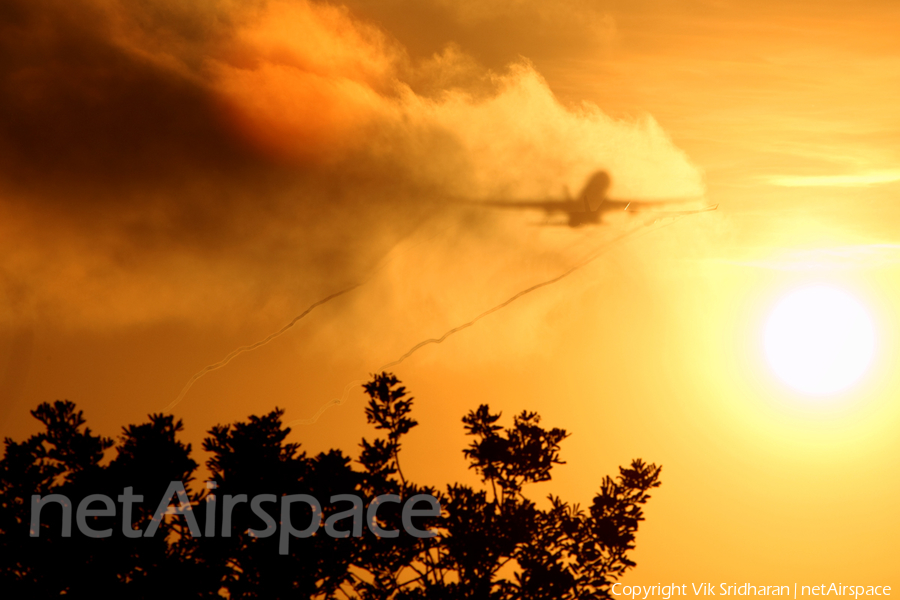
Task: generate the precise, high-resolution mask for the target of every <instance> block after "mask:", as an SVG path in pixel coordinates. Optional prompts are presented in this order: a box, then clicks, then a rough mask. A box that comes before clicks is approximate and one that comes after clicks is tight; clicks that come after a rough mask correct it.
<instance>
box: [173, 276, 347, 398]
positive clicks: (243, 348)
mask: <svg viewBox="0 0 900 600" xmlns="http://www.w3.org/2000/svg"><path fill="white" fill-rule="evenodd" d="M363 283H365V282H364V281H363V282H360V283H356V284H353V285H351V286H350V287H346V288H344V289H342V290H341V291H339V292H335V293H333V294H331V295H330V296H326V297H324V298H322V299H321V300H319V301H318V302H313V303H312V304H310V305H309V308H307V309H306V310H304V311H303V312H302V313H300V314H299V315H297V316H296V317H294V318H293V319H291V322H290V323H288V324H287V325H285V326H284V327H282V328H281V329H279V330H278V331H276V332H275V333H272V334H270V335H269V336H267V337H266V338H264V339H262V340H260V341H258V342H256V343H255V344H250V345H249V346H241V347H240V348H238V349H236V350H233V351H232V352H231V353H230V354H229V355H228V356H226V357H225V358H223V359H222V360H220V361H219V362H217V363H213V364H211V365H208V366H206V367H203V368H202V369H200V370H199V371H197V372H196V373H194V376H193V377H191V378H190V379H189V380H188V382H187V384H185V386H184V387H183V388H182V389H181V393H180V394H178V397H177V398H175V400H173V401H172V402H170V403H169V405H168V406H167V407H165V408H164V409H163V412H169V411H170V410H172V409H173V408H175V406H176V405H177V404H178V403H179V402H181V400H182V399H183V398H184V396H185V394H187V393H188V390H189V389H191V386H192V385H194V382H195V381H197V380H198V379H200V378H201V377H203V376H204V375H206V374H207V373H209V372H210V371H215V370H216V369H221V368H222V367H224V366H225V365H227V364H228V363H230V362H231V360H232V359H233V358H234V357H235V356H237V355H239V354H243V353H244V352H249V351H251V350H256V349H257V348H259V347H260V346H265V345H266V344H268V343H269V342H271V341H272V340H274V339H275V338H277V337H278V336H280V335H281V334H283V333H284V332H285V331H287V330H288V329H290V328H291V327H293V326H294V325H295V324H296V323H297V321H299V320H300V319H302V318H303V317H305V316H306V315H308V314H309V313H311V312H312V311H313V309H314V308H316V307H317V306H321V305H323V304H325V303H326V302H328V301H330V300H334V299H335V298H337V297H338V296H343V295H344V294H346V293H347V292H351V291H353V290H355V289H356V288H358V287H359V286H361V285H362V284H363Z"/></svg>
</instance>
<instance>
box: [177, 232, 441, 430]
mask: <svg viewBox="0 0 900 600" xmlns="http://www.w3.org/2000/svg"><path fill="white" fill-rule="evenodd" d="M449 228H450V227H444V228H442V229H440V230H439V231H438V232H437V233H435V234H434V235H432V236H431V237H429V238H427V239H425V240H421V241H419V242H417V243H416V244H413V245H412V246H411V247H409V248H406V249H405V250H403V251H402V252H400V253H399V254H397V255H395V256H390V253H389V254H388V256H385V257H384V258H383V259H382V260H381V261H380V262H381V264H380V265H378V266H376V267H375V268H374V269H373V270H372V272H371V273H370V274H369V276H368V277H367V278H366V279H364V280H363V281H360V282H359V283H356V284H353V285H351V286H349V287H346V288H344V289H343V290H341V291H339V292H335V293H334V294H331V295H330V296H326V297H325V298H322V299H321V300H319V301H318V302H314V303H313V304H311V305H310V306H309V307H308V308H307V309H306V310H304V311H303V312H302V313H300V314H299V315H297V316H296V317H294V318H293V319H292V320H291V322H290V323H288V324H287V325H285V326H284V327H282V328H281V329H279V330H278V331H276V332H275V333H273V334H271V335H269V336H267V337H266V338H265V339H262V340H260V341H258V342H256V343H254V344H250V345H248V346H241V347H240V348H237V349H236V350H233V351H232V352H231V353H230V354H229V355H228V356H226V357H225V358H223V359H222V360H220V361H219V362H217V363H214V364H211V365H208V366H206V367H203V368H202V369H200V370H199V371H197V372H196V373H194V375H193V377H191V378H190V380H189V381H188V382H187V383H186V384H185V386H184V387H183V388H182V389H181V393H180V394H178V397H177V398H175V400H173V401H172V402H170V403H169V405H168V406H166V407H165V408H164V409H163V412H168V411H170V410H172V409H173V408H175V406H177V405H178V403H179V402H181V401H182V400H183V399H184V397H185V395H186V394H187V393H188V391H189V390H190V389H191V386H193V385H194V383H195V382H196V381H197V380H198V379H200V378H201V377H203V376H204V375H206V374H207V373H209V372H210V371H215V370H216V369H221V368H222V367H224V366H225V365H227V364H228V363H230V362H231V360H232V359H233V358H235V357H236V356H238V355H239V354H243V353H244V352H250V351H251V350H256V349H257V348H259V347H260V346H265V345H266V344H268V343H269V342H271V341H272V340H274V339H275V338H277V337H278V336H280V335H281V334H283V333H284V332H286V331H287V330H288V329H290V328H291V327H293V326H294V324H296V323H297V321H299V320H300V319H302V318H303V317H305V316H306V315H308V314H309V313H310V312H312V311H313V309H314V308H316V307H317V306H321V305H323V304H325V303H326V302H329V301H330V300H334V299H335V298H337V297H338V296H342V295H344V294H346V293H347V292H351V291H353V290H355V289H356V288H358V287H360V286H362V285H365V284H366V283H368V282H369V281H370V280H371V279H372V278H373V277H375V275H377V274H378V273H379V272H380V271H381V270H382V269H384V268H385V267H386V266H387V265H388V264H390V262H391V261H392V260H394V259H395V258H397V257H398V256H403V255H404V254H406V253H407V252H409V251H410V250H412V249H413V248H416V247H417V246H419V245H420V244H424V243H425V242H427V241H429V240H432V239H434V238H436V237H437V236H439V235H441V234H442V233H444V232H445V231H447V230H448V229H449ZM348 389H349V387H348ZM346 397H347V390H345V391H344V395H343V396H342V397H341V398H335V399H334V400H331V401H330V402H329V403H328V404H326V405H325V406H324V407H323V408H322V409H320V410H319V412H317V413H316V415H315V416H314V417H313V420H312V421H311V422H312V423H314V422H315V421H316V420H318V418H319V416H320V415H321V413H322V412H324V411H325V408H327V407H328V406H331V404H332V403H337V404H341V403H343V401H344V399H346ZM300 420H301V421H304V419H300ZM306 420H309V419H306Z"/></svg>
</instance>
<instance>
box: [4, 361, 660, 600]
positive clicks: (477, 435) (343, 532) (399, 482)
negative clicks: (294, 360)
mask: <svg viewBox="0 0 900 600" xmlns="http://www.w3.org/2000/svg"><path fill="white" fill-rule="evenodd" d="M363 387H364V390H365V392H366V394H367V395H368V397H369V400H368V403H367V405H366V407H365V414H366V418H367V420H368V422H369V423H370V424H372V425H373V426H374V429H375V431H376V432H378V433H379V434H380V437H376V438H374V439H371V440H369V439H365V438H364V439H363V440H362V441H361V444H360V451H359V456H358V459H357V461H356V462H354V461H353V460H352V458H351V457H349V456H347V455H345V454H344V453H343V452H342V451H340V450H337V449H333V450H329V451H327V452H320V453H319V454H317V455H315V456H309V455H307V454H306V453H305V452H303V451H302V450H301V447H300V444H299V443H297V442H292V441H288V437H289V434H290V433H291V430H290V429H289V428H287V427H285V426H284V424H283V422H282V417H283V415H284V411H283V410H281V409H278V408H275V409H274V410H272V411H271V412H269V413H267V414H265V415H262V416H257V415H251V416H249V417H248V418H247V419H246V420H245V421H240V422H237V423H232V424H227V425H215V426H213V427H212V428H210V430H209V431H208V435H207V436H206V437H205V438H204V440H203V444H202V447H203V450H204V452H205V453H206V456H205V461H206V467H207V469H208V472H209V478H208V480H207V481H205V482H196V481H195V477H196V471H197V468H198V463H197V462H196V461H195V460H194V458H192V456H191V455H192V448H191V445H190V444H186V443H184V442H183V441H181V440H180V439H179V436H180V435H181V434H182V430H183V426H182V423H181V421H176V420H175V419H174V417H173V416H172V415H162V414H152V415H149V416H148V420H147V422H145V423H141V424H137V425H127V426H125V427H123V428H122V432H121V434H120V436H119V438H118V440H117V441H116V442H114V441H113V440H111V439H109V438H104V437H102V436H98V435H95V434H93V433H92V432H91V430H90V429H89V428H88V427H86V422H85V419H84V416H83V415H82V412H81V411H77V410H76V407H75V405H74V404H73V403H72V402H68V401H57V402H54V403H52V404H50V403H44V404H41V405H40V406H38V407H37V408H36V409H35V410H33V411H32V413H31V414H32V415H33V416H34V417H35V418H36V419H38V420H39V421H40V422H41V424H42V425H43V430H42V431H41V432H39V433H37V434H35V435H33V436H31V437H29V438H28V439H26V440H25V441H23V442H16V441H13V440H11V439H6V440H5V445H6V450H5V454H4V457H3V459H2V460H0V586H2V589H3V590H4V594H8V595H9V596H10V597H30V598H44V597H51V596H52V597H57V596H59V595H60V594H65V595H66V596H67V597H75V598H79V597H84V598H148V599H149V598H160V597H173V596H174V597H180V598H219V597H222V596H223V595H227V596H228V597H230V598H233V599H251V598H253V599H257V598H266V599H269V598H271V599H280V598H317V599H318V598H321V599H332V598H356V599H358V600H413V599H418V600H424V599H434V600H444V599H446V600H450V599H454V600H461V599H472V600H544V599H546V600H550V599H554V600H557V599H595V598H609V597H610V594H609V588H610V586H611V584H612V583H613V582H614V581H615V580H616V579H617V578H618V577H620V576H621V575H622V574H623V573H624V572H625V571H627V570H628V569H630V568H632V567H634V566H635V563H634V561H633V560H631V559H630V558H629V552H630V551H631V550H633V549H634V547H635V536H636V533H637V530H638V526H639V524H640V522H641V521H643V520H644V514H643V506H644V505H645V504H646V503H647V501H648V500H649V499H650V495H649V492H650V490H652V489H653V488H655V487H658V486H659V485H660V481H659V476H660V471H661V468H660V467H657V466H656V465H653V464H647V463H644V462H643V461H641V460H639V459H638V460H634V461H632V463H631V464H630V465H629V466H628V467H621V468H620V469H619V473H618V475H617V476H616V477H615V478H612V477H605V478H604V479H603V481H601V482H600V486H599V491H598V492H597V494H596V495H595V496H594V497H593V499H592V501H591V503H590V504H589V505H588V506H587V508H581V507H580V506H579V505H578V504H569V503H567V502H565V501H563V500H561V499H560V498H559V497H557V496H553V495H551V496H550V497H549V499H548V503H547V504H548V508H539V507H538V505H537V504H536V503H535V502H534V501H532V500H531V499H529V498H528V496H527V487H528V485H529V484H532V483H538V482H546V481H550V480H551V475H552V470H553V467H554V466H556V465H560V464H564V463H563V461H562V460H561V458H560V453H561V443H562V442H563V441H564V440H565V439H566V438H567V437H568V436H569V433H568V432H566V431H565V430H563V429H558V428H545V427H543V426H542V424H541V419H540V417H539V416H538V414H537V413H534V412H529V411H522V412H521V413H519V414H517V415H515V416H514V417H513V419H512V423H511V425H508V426H504V425H502V424H501V414H500V413H492V412H491V411H490V408H489V406H488V405H481V406H479V407H478V408H476V409H474V410H471V411H470V412H469V413H468V414H467V415H466V416H464V417H463V419H462V422H463V427H464V429H465V432H466V434H467V435H469V436H471V443H470V444H469V446H468V447H467V448H465V449H464V450H463V455H464V457H465V459H466V460H467V461H468V463H469V467H470V468H472V469H475V470H476V472H477V473H478V475H479V476H480V477H481V480H482V483H483V484H484V486H483V487H484V489H481V488H482V486H478V487H471V486H467V485H463V484H459V483H450V484H449V485H447V487H446V489H445V490H443V491H440V490H437V489H434V488H430V487H427V486H420V485H417V484H416V483H415V482H414V481H410V480H408V479H407V478H406V477H405V476H404V474H403V471H402V469H401V465H400V452H401V442H402V439H403V436H405V435H406V434H407V433H409V432H410V431H411V430H412V428H414V427H416V426H418V423H417V422H416V420H415V419H413V418H412V417H411V413H412V409H413V398H412V397H411V396H409V394H408V392H407V390H406V389H405V388H404V387H403V386H402V385H401V382H400V381H399V380H398V379H397V377H396V376H394V375H393V374H390V373H380V374H376V375H373V376H372V379H371V380H370V381H369V382H368V383H366V384H365V385H364V386H363ZM113 446H114V448H115V456H114V457H113V458H112V460H109V461H108V462H107V463H106V464H104V460H103V458H104V455H105V452H106V451H107V450H109V449H110V448H112V447H113ZM192 484H193V485H192ZM103 497H105V498H106V500H104V499H103ZM104 505H105V506H106V508H102V507H103V506H104ZM88 508H89V510H88ZM36 510H39V512H38V513H37V517H38V519H37V520H35V511H36ZM67 520H68V521H69V524H68V526H66V522H67ZM73 521H74V522H76V525H75V526H73V525H72V522H73ZM35 524H36V525H35ZM66 527H68V528H69V529H70V530H71V535H64V531H65V530H66ZM98 532H99V534H98ZM151 534H152V535H151Z"/></svg>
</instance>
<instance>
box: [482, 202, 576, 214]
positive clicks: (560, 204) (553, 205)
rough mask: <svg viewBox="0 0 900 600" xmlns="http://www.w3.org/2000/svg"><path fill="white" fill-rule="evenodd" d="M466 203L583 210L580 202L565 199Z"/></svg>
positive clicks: (548, 211) (572, 210)
mask: <svg viewBox="0 0 900 600" xmlns="http://www.w3.org/2000/svg"><path fill="white" fill-rule="evenodd" d="M467 204H473V205H478V206H490V207H491V208H517V209H526V210H527V209H531V210H543V211H544V212H547V213H571V212H584V207H583V206H582V205H581V204H579V203H578V202H572V201H567V200H509V201H506V200H482V201H473V202H468V203H467Z"/></svg>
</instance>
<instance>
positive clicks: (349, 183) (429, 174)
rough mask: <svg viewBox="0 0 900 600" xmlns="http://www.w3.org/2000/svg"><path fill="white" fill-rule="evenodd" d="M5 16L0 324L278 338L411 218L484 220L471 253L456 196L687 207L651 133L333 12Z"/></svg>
mask: <svg viewBox="0 0 900 600" xmlns="http://www.w3.org/2000/svg"><path fill="white" fill-rule="evenodd" d="M2 11H3V15H2V18H0V23H2V25H0V56H2V57H3V58H2V59H0V86H2V87H0V128H2V130H3V131H4V135H3V136H2V137H0V161H2V164H3V165H4V168H3V169H2V174H0V198H2V199H0V228H2V231H0V256H2V257H3V258H2V259H0V294H2V295H3V296H4V299H5V300H8V301H7V302H5V303H4V304H5V305H6V306H7V307H8V308H9V310H10V311H11V312H10V315H14V314H15V313H17V312H21V311H29V312H31V313H33V314H35V315H36V316H38V317H40V318H52V319H58V320H60V321H61V322H65V323H68V324H70V325H72V326H77V327H83V326H87V327H117V326H126V325H132V324H137V323H140V324H147V323H153V322H157V321H161V320H172V319H183V320H189V321H192V322H196V323H198V324H204V323H207V324H208V323H213V322H218V320H219V319H220V318H221V317H222V316H224V315H230V316H231V320H232V321H233V319H234V318H233V315H234V314H255V315H269V316H271V315H279V314H280V315H285V316H288V317H289V316H291V315H293V313H294V309H293V307H295V306H297V305H298V303H299V304H302V303H303V302H304V301H306V300H311V299H314V298H315V297H317V296H319V295H322V292H325V293H327V292H330V291H334V290H335V289H337V288H339V287H341V286H343V285H346V284H348V283H352V282H354V281H358V280H360V279H362V278H363V277H364V276H365V274H366V272H367V270H370V269H371V268H372V266H373V265H375V264H376V263H378V261H379V260H380V259H381V258H382V257H383V256H384V255H385V254H386V253H387V252H388V251H389V250H390V249H391V248H392V247H394V246H395V245H396V244H397V243H398V242H399V241H400V240H402V239H404V238H405V237H407V236H408V235H409V234H410V233H411V232H412V231H414V230H415V229H416V228H417V227H419V226H420V225H421V224H422V223H423V221H425V220H434V219H444V220H453V219H466V220H468V221H467V222H472V223H475V222H480V225H477V226H473V227H469V228H462V229H461V231H462V233H460V235H463V236H475V237H474V238H473V239H474V241H473V242H472V243H466V244H459V246H460V247H467V248H470V247H471V248H477V246H478V240H479V239H487V238H488V237H489V236H490V233H489V231H490V227H491V225H490V223H491V220H490V219H491V217H490V216H485V215H473V214H472V213H471V211H469V212H466V211H462V210H459V209H458V207H456V206H455V205H454V201H455V199H459V198H460V197H465V198H478V197H483V196H496V195H505V196H509V197H510V198H513V197H539V198H540V197H547V196H551V195H557V196H558V195H560V194H561V193H562V189H563V187H564V186H566V187H569V188H570V189H572V190H573V191H576V190H577V189H578V188H579V187H580V186H581V185H583V183H584V181H585V180H586V179H587V178H588V176H589V175H590V174H591V173H592V172H593V171H595V170H597V169H600V168H604V169H607V170H608V171H609V172H610V173H611V174H612V177H613V185H614V188H613V190H612V191H613V192H614V193H616V194H617V195H620V196H626V195H627V196H631V197H634V196H645V197H654V196H673V195H692V194H697V193H700V192H702V190H703V181H702V175H701V173H699V171H698V170H697V169H696V167H694V166H693V165H692V163H691V162H690V160H689V159H688V157H687V156H686V155H685V154H684V153H683V152H682V151H680V150H679V149H678V148H677V147H676V146H675V145H674V144H673V143H672V141H671V140H670V139H669V138H668V136H667V135H666V133H665V132H664V131H663V130H662V129H661V128H660V126H659V125H658V124H657V123H656V122H655V121H654V120H653V119H652V118H651V117H649V116H645V117H642V118H639V119H635V120H630V121H623V120H616V119H612V118H610V117H608V116H607V115H605V114H604V113H603V111H602V110H601V109H600V108H599V107H597V106H594V105H591V104H588V103H584V104H581V105H577V106H569V105H563V104H562V103H560V101H559V100H558V99H557V98H556V97H555V96H554V94H553V93H552V91H551V90H550V88H549V86H548V85H547V83H546V81H545V80H544V79H543V78H542V77H541V75H540V74H539V73H538V72H537V71H536V69H535V68H534V67H533V66H532V65H531V64H530V63H529V62H528V61H527V60H525V59H522V60H520V61H518V62H516V63H513V64H511V65H509V66H508V67H507V68H505V69H503V70H500V71H492V70H488V69H483V68H479V67H478V64H477V62H476V61H474V60H471V59H470V58H469V57H467V55H466V54H465V52H464V49H461V48H459V47H454V46H449V47H448V48H446V49H445V50H444V51H442V52H441V53H439V54H437V55H435V56H433V57H430V58H429V59H427V60H424V61H417V60H413V59H411V58H410V57H409V56H408V55H407V53H406V51H405V50H404V48H402V47H401V46H400V45H399V43H397V42H396V41H395V40H393V38H392V37H391V35H390V32H387V31H384V30H381V29H379V28H378V27H376V26H375V25H373V24H371V23H367V22H364V21H362V20H360V19H359V18H358V17H356V16H354V14H353V13H351V11H350V10H348V9H347V8H344V7H340V6H336V5H332V4H320V3H315V2H308V1H302V0H300V1H296V2H252V3H241V4H239V3H232V2H227V1H208V2H202V3H192V4H191V5H184V4H183V3H177V2H171V1H169V0H152V1H148V2H142V3H136V4H135V3H126V2H99V1H92V0H74V1H73V2H71V3H66V4H59V3H53V2H50V1H48V0H46V1H45V0H37V1H29V2H24V1H19V2H11V3H6V4H5V5H4V7H3V9H2ZM473 219H474V221H473ZM498 235H501V234H499V233H498ZM502 236H506V237H505V238H504V239H506V241H507V242H509V243H523V244H524V243H526V242H524V241H519V242H516V241H515V238H514V237H513V239H512V241H511V242H510V240H509V238H508V232H506V233H503V234H502ZM525 237H527V236H525ZM523 239H524V238H523ZM528 239H529V241H528V242H527V243H532V241H531V240H530V238H528ZM472 252H474V253H476V254H477V253H478V250H475V249H473V250H472ZM469 258H471V257H468V256H463V255H459V256H456V257H455V259H456V260H460V261H465V260H468V259H469ZM13 299H14V300H15V302H14V303H13V302H12V300H13ZM450 301H451V300H448V302H450ZM10 307H12V308H10ZM10 315H7V317H9V316H10Z"/></svg>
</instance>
